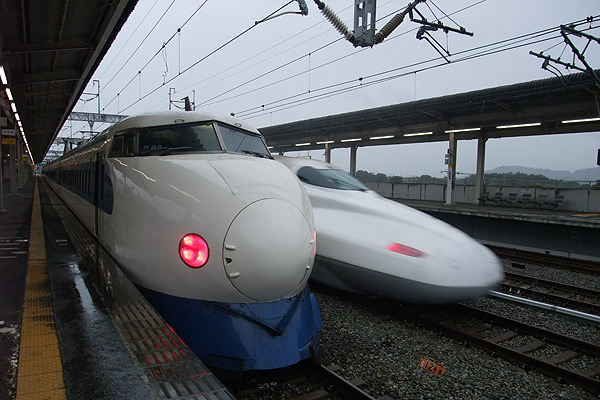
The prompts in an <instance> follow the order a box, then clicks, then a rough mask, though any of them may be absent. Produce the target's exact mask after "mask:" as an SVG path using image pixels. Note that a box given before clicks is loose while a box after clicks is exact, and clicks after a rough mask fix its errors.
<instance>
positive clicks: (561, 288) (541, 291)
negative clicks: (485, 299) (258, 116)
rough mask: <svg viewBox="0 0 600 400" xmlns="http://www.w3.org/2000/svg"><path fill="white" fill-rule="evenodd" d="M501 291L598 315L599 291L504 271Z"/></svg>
mask: <svg viewBox="0 0 600 400" xmlns="http://www.w3.org/2000/svg"><path fill="white" fill-rule="evenodd" d="M504 276H505V279H504V282H503V283H502V286H501V288H500V291H501V292H504V293H507V294H511V295H515V296H521V297H525V298H528V299H532V300H538V301H543V302H546V303H550V304H553V305H557V306H561V307H568V308H571V309H575V310H578V311H582V312H585V313H589V314H592V315H597V316H600V291H597V290H593V289H588V288H584V287H580V286H573V285H568V284H564V283H560V282H556V281H550V280H545V279H540V278H535V277H531V276H527V275H522V274H517V273H511V272H505V273H504Z"/></svg>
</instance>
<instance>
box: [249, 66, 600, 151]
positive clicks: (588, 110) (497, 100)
mask: <svg viewBox="0 0 600 400" xmlns="http://www.w3.org/2000/svg"><path fill="white" fill-rule="evenodd" d="M598 72H599V71H596V76H598V75H599V73H598ZM599 97H600V89H599V87H598V81H597V80H596V79H595V76H594V74H590V73H585V72H583V73H577V74H571V75H566V76H564V77H556V78H548V79H541V80H536V81H531V82H524V83H517V84H513V85H507V86H499V87H495V88H489V89H483V90H476V91H472V92H465V93H459V94H454V95H449V96H442V97H436V98H431V99H425V100H418V101H411V102H408V103H400V104H395V105H391V106H384V107H377V108H371V109H366V110H361V111H354V112H349V113H344V114H337V115H330V116H326V117H320V118H311V119H306V120H302V121H296V122H290V123H286V124H281V125H274V126H269V127H264V128H261V129H260V131H261V132H262V134H263V135H264V136H265V138H266V140H267V144H268V145H269V146H270V147H271V151H272V152H274V153H277V152H288V151H297V150H311V149H323V148H324V146H325V144H329V147H330V148H344V147H362V146H380V145H389V144H402V143H422V142H437V141H448V134H449V133H451V132H453V133H454V134H455V136H456V138H457V140H464V139H478V138H484V139H485V138H500V137H511V136H530V135H553V134H562V133H580V132H595V131H600V120H599V119H598V117H599V116H600V115H599V107H600V98H599ZM590 119H592V120H590ZM581 120H583V121H581ZM577 121H579V122H577Z"/></svg>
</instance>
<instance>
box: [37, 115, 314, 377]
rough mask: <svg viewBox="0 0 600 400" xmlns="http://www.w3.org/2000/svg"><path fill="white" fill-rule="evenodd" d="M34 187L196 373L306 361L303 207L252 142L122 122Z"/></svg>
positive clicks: (252, 134)
mask: <svg viewBox="0 0 600 400" xmlns="http://www.w3.org/2000/svg"><path fill="white" fill-rule="evenodd" d="M44 174H45V175H46V176H47V177H48V179H47V182H48V183H49V185H50V186H51V187H52V188H53V190H54V191H55V192H56V193H57V194H58V195H59V196H60V197H61V198H62V199H63V200H64V201H65V203H66V204H67V205H68V206H69V208H70V209H71V210H72V211H73V212H74V213H75V214H76V215H77V217H78V218H79V219H80V220H81V221H82V223H83V224H84V225H85V226H86V227H87V229H88V230H89V231H90V232H92V233H93V234H94V235H95V236H96V237H97V238H98V240H99V242H100V243H101V244H102V246H103V247H104V248H105V249H106V250H107V251H108V252H109V253H110V254H111V256H112V257H113V258H114V260H115V261H116V262H117V264H118V265H119V266H120V267H121V268H122V269H123V271H124V272H125V273H126V275H127V276H128V277H129V278H130V279H131V281H132V282H133V283H135V284H136V285H137V287H138V288H139V289H140V291H141V292H142V293H143V294H144V295H145V296H146V297H147V298H148V300H149V301H150V303H151V304H152V305H153V306H154V307H155V308H156V309H157V310H158V311H159V312H160V313H161V315H162V316H163V317H164V318H165V320H166V321H167V322H168V323H169V324H170V325H171V326H172V327H173V328H174V329H175V331H176V332H177V333H178V334H179V336H180V337H181V338H182V339H183V340H184V341H185V342H186V343H187V344H188V346H190V348H191V349H192V350H193V351H194V352H195V353H196V355H197V356H198V357H199V358H200V359H201V360H202V361H203V362H204V363H205V364H207V365H208V366H209V368H215V369H221V370H226V371H235V372H243V371H249V370H270V369H275V368H282V367H286V366H289V365H292V364H295V363H297V362H299V361H301V360H304V359H309V358H312V357H315V356H317V354H318V352H319V340H318V331H320V329H321V318H320V314H319V310H318V307H317V304H316V301H315V298H314V296H313V295H312V294H311V293H310V292H309V290H308V287H307V285H306V284H307V282H308V279H309V277H310V274H311V271H312V266H313V262H314V256H315V229H314V219H313V214H312V209H311V205H310V201H309V199H308V197H307V194H306V192H305V190H304V188H303V187H302V185H301V184H300V182H298V179H297V178H296V177H295V176H294V175H293V174H292V173H291V172H290V171H289V169H287V168H286V167H284V166H283V165H282V164H280V163H278V162H276V161H274V160H273V159H272V157H271V155H270V153H269V151H268V149H267V147H266V145H265V142H264V139H263V137H262V136H261V135H260V133H259V132H258V131H257V130H256V129H254V128H251V127H249V126H247V124H246V123H245V122H243V121H241V120H238V119H235V118H232V117H224V118H221V117H217V116H214V115H210V114H206V113H199V112H183V111H177V112H170V111H169V112H157V113H151V114H150V113H149V114H144V115H138V116H133V117H129V118H127V119H125V120H123V121H121V122H119V123H117V124H115V125H113V126H112V127H111V128H109V129H108V130H107V131H105V132H103V133H102V134H100V135H98V136H97V137H96V138H94V139H93V140H91V141H90V142H88V143H86V144H84V145H82V146H80V147H78V148H77V149H75V150H73V151H71V152H70V153H68V154H66V155H65V156H63V157H61V158H60V159H58V160H56V161H54V162H53V163H51V164H49V165H47V166H46V167H45V169H44Z"/></svg>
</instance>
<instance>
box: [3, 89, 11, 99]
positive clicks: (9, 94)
mask: <svg viewBox="0 0 600 400" xmlns="http://www.w3.org/2000/svg"><path fill="white" fill-rule="evenodd" d="M4 91H5V92H6V97H8V101H13V95H12V92H11V91H10V88H6V89H5V90H4Z"/></svg>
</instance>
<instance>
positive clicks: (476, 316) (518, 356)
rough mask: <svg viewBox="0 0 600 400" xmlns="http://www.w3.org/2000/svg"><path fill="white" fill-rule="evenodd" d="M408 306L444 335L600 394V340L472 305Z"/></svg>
mask: <svg viewBox="0 0 600 400" xmlns="http://www.w3.org/2000/svg"><path fill="white" fill-rule="evenodd" d="M425 310H426V311H424V312H416V313H415V312H410V313H408V314H406V313H405V312H403V313H402V314H403V317H404V318H406V319H407V320H409V321H411V322H413V323H415V324H417V325H419V326H423V327H426V328H428V329H430V330H433V331H434V332H437V333H438V334H440V335H444V336H446V337H450V338H452V339H455V340H457V341H459V342H461V343H463V344H464V345H466V346H474V347H477V348H479V349H482V350H484V351H486V352H487V353H489V354H491V355H492V356H494V357H501V358H503V359H506V360H509V361H511V362H513V363H516V364H517V365H519V366H520V367H522V368H524V369H529V368H531V369H535V370H537V371H539V372H541V373H542V374H545V375H547V376H550V377H553V378H554V379H556V381H557V382H560V383H569V384H573V385H576V386H579V387H581V388H582V389H584V390H586V391H588V392H590V393H593V394H596V395H598V394H600V346H599V345H597V344H594V343H590V342H586V341H581V340H578V339H576V338H572V337H569V336H565V335H562V334H559V333H555V332H552V331H549V330H546V329H542V328H539V327H536V326H533V325H529V324H525V323H522V322H519V321H516V320H513V319H509V318H506V317H503V316H500V315H497V314H494V313H490V312H487V311H482V310H479V309H476V308H473V307H469V306H466V305H461V304H456V305H453V306H451V307H444V308H443V311H442V312H439V310H438V311H437V312H432V311H431V309H425Z"/></svg>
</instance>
